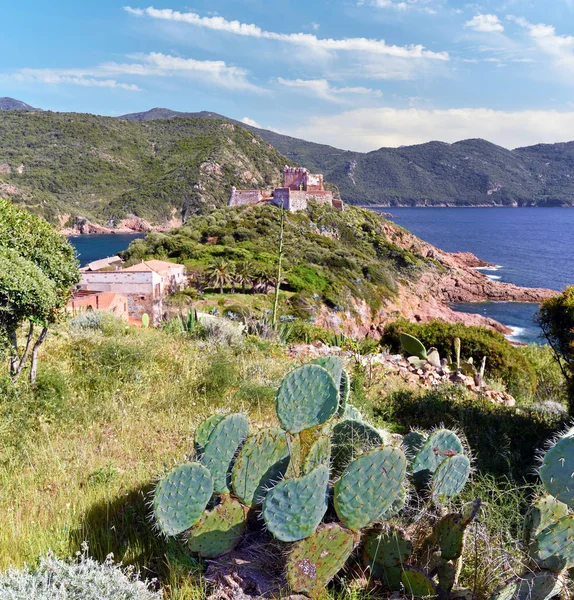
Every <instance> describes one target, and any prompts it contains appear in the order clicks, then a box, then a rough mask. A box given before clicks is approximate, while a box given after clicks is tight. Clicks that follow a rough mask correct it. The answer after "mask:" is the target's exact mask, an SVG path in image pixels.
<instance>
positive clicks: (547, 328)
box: [536, 286, 574, 416]
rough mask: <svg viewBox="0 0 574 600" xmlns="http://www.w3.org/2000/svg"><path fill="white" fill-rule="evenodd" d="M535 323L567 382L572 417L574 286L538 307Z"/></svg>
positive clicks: (573, 411) (573, 387)
mask: <svg viewBox="0 0 574 600" xmlns="http://www.w3.org/2000/svg"><path fill="white" fill-rule="evenodd" d="M536 322H537V323H538V325H539V326H540V329H542V332H543V333H544V337H545V338H546V340H547V341H548V344H549V345H550V347H551V348H552V351H553V352H554V356H555V357H556V360H557V361H558V364H559V365H560V369H561V370H562V373H563V375H564V377H565V378H566V381H567V382H568V397H569V403H570V415H571V416H574V286H570V287H567V288H566V289H565V290H564V291H563V292H562V293H561V294H558V295H556V296H554V297H552V298H549V299H548V300H545V301H544V302H543V303H542V304H541V305H540V310H539V311H538V313H537V314H536Z"/></svg>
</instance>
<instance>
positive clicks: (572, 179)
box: [122, 108, 574, 206]
mask: <svg viewBox="0 0 574 600" xmlns="http://www.w3.org/2000/svg"><path fill="white" fill-rule="evenodd" d="M192 115H193V116H194V117H197V118H203V119H213V118H225V117H223V116H222V115H218V114H216V113H210V112H206V111H203V112H198V113H181V112H176V111H172V110H169V109H165V108H155V109H152V110H150V111H147V112H143V113H133V114H130V115H124V116H123V117H122V118H124V119H129V120H137V121H144V120H145V121H148V120H153V119H164V118H167V117H170V118H175V117H184V116H185V117H189V116H192ZM229 120H230V121H231V122H234V123H238V122H237V121H234V120H233V119H229ZM240 125H241V126H242V127H245V128H247V129H249V130H250V131H252V132H253V133H255V134H257V135H258V136H259V137H261V138H262V139H264V140H265V141H266V142H267V143H269V144H271V145H272V146H273V147H274V148H276V149H277V150H278V151H279V152H281V154H283V155H284V156H286V157H287V158H289V159H290V160H292V161H294V162H296V163H298V164H301V165H303V166H304V167H307V168H308V169H310V170H311V171H316V172H319V173H324V174H325V179H326V180H327V181H329V182H331V183H332V184H334V185H336V186H337V187H338V188H339V190H340V192H341V197H342V198H343V200H345V201H346V202H348V203H350V204H363V205H368V204H382V205H386V206H424V205H442V204H449V205H453V206H472V205H501V206H510V205H515V204H516V205H519V206H530V205H540V206H547V205H548V206H562V205H565V206H570V205H572V204H574V142H570V143H562V144H540V145H537V146H531V147H528V148H518V149H516V150H508V149H506V148H502V147H501V146H497V145H495V144H492V143H490V142H487V141H485V140H481V139H473V140H463V141H460V142H456V143H454V144H446V143H443V142H429V143H426V144H419V145H416V146H405V147H401V148H380V149H379V150H375V151H373V152H367V153H362V152H350V151H346V150H341V149H339V148H334V147H332V146H328V145H325V144H316V143H314V142H309V141H305V140H301V139H297V138H293V137H290V136H287V135H282V134H280V133H277V132H274V131H268V130H266V129H260V128H257V127H253V126H251V125H246V124H244V123H240Z"/></svg>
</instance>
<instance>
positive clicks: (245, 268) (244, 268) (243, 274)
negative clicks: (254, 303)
mask: <svg viewBox="0 0 574 600" xmlns="http://www.w3.org/2000/svg"><path fill="white" fill-rule="evenodd" d="M253 270H254V264H253V263H252V262H251V261H250V260H249V259H248V258H246V259H245V260H242V261H241V262H240V263H239V264H238V265H237V269H236V270H235V275H236V281H237V283H239V284H240V285H241V293H242V294H245V288H246V286H247V285H248V284H252V283H253Z"/></svg>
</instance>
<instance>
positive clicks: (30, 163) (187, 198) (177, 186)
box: [0, 111, 288, 227]
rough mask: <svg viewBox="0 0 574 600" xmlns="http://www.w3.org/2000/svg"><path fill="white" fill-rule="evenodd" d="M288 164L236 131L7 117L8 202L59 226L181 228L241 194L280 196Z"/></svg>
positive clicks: (3, 168) (1, 128)
mask: <svg viewBox="0 0 574 600" xmlns="http://www.w3.org/2000/svg"><path fill="white" fill-rule="evenodd" d="M286 162H288V161H287V159H286V158H285V157H283V156H281V155H280V154H279V152H277V150H275V149H274V148H273V147H271V146H270V145H268V144H267V143H265V142H264V141H263V140H261V139H260V138H258V137H256V136H254V135H253V134H252V133H251V132H248V131H247V130H246V129H244V128H242V127H238V126H236V125H234V124H232V123H229V122H228V121H222V120H216V119H205V118H188V119H171V120H152V121H146V122H142V123H139V122H130V121H127V120H120V119H117V118H113V117H99V116H94V115H88V114H78V113H54V112H47V111H46V112H23V111H19V112H17V111H5V112H0V196H4V197H7V198H8V199H10V200H12V201H14V202H17V203H19V204H22V205H24V206H25V207H27V208H29V209H30V210H32V211H34V212H36V213H38V214H41V215H42V216H44V217H45V218H47V219H48V220H49V221H51V222H53V223H58V224H60V225H61V226H64V225H66V226H74V225H75V224H76V223H77V222H78V219H76V217H82V218H83V220H80V221H82V222H84V221H85V220H86V219H87V220H88V221H92V222H94V223H99V224H103V225H107V226H110V227H118V226H122V221H123V220H125V219H128V220H131V224H130V226H133V223H135V225H136V226H139V225H138V224H137V222H138V220H142V219H143V220H145V221H148V222H149V223H151V224H153V225H164V226H166V227H170V226H173V225H177V224H181V222H182V220H184V219H185V218H186V217H187V215H189V214H192V213H197V212H210V211H211V210H213V208H215V207H218V206H224V205H225V204H226V203H227V200H228V198H229V192H230V189H231V186H233V185H235V186H236V187H244V188H245V187H249V188H251V187H253V188H262V187H271V186H277V185H278V184H280V182H281V171H282V167H283V165H284V164H285V163H286ZM133 217H136V219H135V220H134V219H133Z"/></svg>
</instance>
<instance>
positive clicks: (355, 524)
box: [334, 447, 407, 530]
mask: <svg viewBox="0 0 574 600" xmlns="http://www.w3.org/2000/svg"><path fill="white" fill-rule="evenodd" d="M406 469H407V459H406V456H405V453H404V452H403V451H402V449H400V448H393V447H383V448H376V449H375V450H371V451H370V452H368V453H367V454H364V455H363V456H360V457H359V458H357V459H356V460H354V461H353V462H352V463H351V464H350V465H349V466H348V467H347V468H346V469H345V471H344V472H343V475H342V476H341V478H340V479H339V481H337V483H336V484H335V498H334V501H335V510H336V511H337V515H338V517H339V519H340V520H341V522H342V523H343V525H345V527H349V529H354V530H357V529H361V528H362V527H366V526H367V525H369V524H370V523H373V522H374V521H376V520H377V519H378V518H379V517H380V516H381V514H383V513H384V512H386V511H388V510H389V508H391V506H392V505H393V502H395V501H396V500H397V498H399V497H400V494H401V490H402V488H403V482H404V479H405V474H406Z"/></svg>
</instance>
